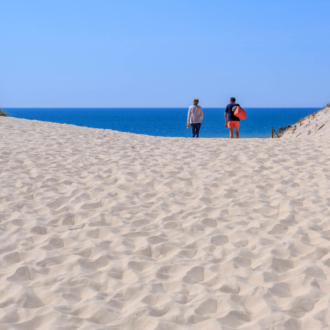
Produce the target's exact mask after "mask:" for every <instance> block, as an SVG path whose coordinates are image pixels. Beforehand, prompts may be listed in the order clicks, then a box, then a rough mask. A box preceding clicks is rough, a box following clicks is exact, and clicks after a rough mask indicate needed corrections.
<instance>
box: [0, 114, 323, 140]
mask: <svg viewBox="0 0 330 330" xmlns="http://www.w3.org/2000/svg"><path fill="white" fill-rule="evenodd" d="M319 109H320V108H245V110H246V111H247V119H246V120H242V121H241V125H240V136H241V137H242V138H266V137H269V136H270V135H271V132H272V127H274V128H275V129H278V128H279V127H283V126H287V125H293V124H294V123H296V122H297V121H298V120H299V119H301V118H303V117H305V116H307V115H309V114H311V113H313V112H315V111H317V110H319ZM3 110H4V111H5V112H6V113H8V114H9V115H10V116H12V117H16V118H25V119H35V120H41V121H50V122H54V123H61V124H64V123H65V124H72V125H77V126H86V127H94V128H103V129H112V130H116V131H122V132H131V133H137V134H146V135H154V136H176V137H190V136H191V130H190V129H187V128H186V122H187V113H188V108H67V109H66V108H4V109H3ZM224 110H225V109H224V108H203V111H204V120H203V123H202V127H201V131H200V137H207V138H211V137H228V129H227V128H225V127H224V124H225V120H224Z"/></svg>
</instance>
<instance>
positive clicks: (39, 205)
mask: <svg viewBox="0 0 330 330" xmlns="http://www.w3.org/2000/svg"><path fill="white" fill-rule="evenodd" d="M329 142H330V139H329V138H327V137H323V138H322V140H320V139H316V138H312V137H310V138H307V139H304V140H303V139H300V140H299V139H287V140H286V139H279V140H277V139H276V140H275V139H274V140H271V139H268V140H265V139H264V140H263V139H246V140H243V139H242V140H239V141H236V140H233V141H230V140H228V139H200V140H192V139H181V138H160V137H147V136H138V135H133V134H128V133H120V132H115V131H110V130H98V129H90V128H83V127H75V126H70V125H60V124H53V123H44V122H37V121H28V120H20V119H14V118H1V119H0V237H1V245H0V261H1V262H0V284H1V285H0V307H1V308H0V329H1V330H7V329H8V330H9V329H18V330H21V329H22V330H23V329H33V330H34V329H41V330H68V329H70V330H75V329H79V330H101V329H102V330H105V329H118V330H119V329H120V330H122V329H141V330H142V329H143V330H156V329H157V330H165V329H166V330H167V329H169V330H177V329H208V330H209V329H223V330H229V329H245V330H246V329H251V330H252V329H253V330H256V329H260V330H261V329H273V330H275V329H278V330H280V329H281V330H282V329H284V330H287V329H290V330H293V329H299V330H300V329H306V330H311V329H313V330H315V329H328V328H329V324H330V312H329V309H328V306H329V303H330V301H329V297H330V283H329V276H330V253H329V251H330V221H329V220H330V181H329V180H330V158H329V156H330V150H329V148H330V147H329V145H330V144H329ZM234 150H235V151H234Z"/></svg>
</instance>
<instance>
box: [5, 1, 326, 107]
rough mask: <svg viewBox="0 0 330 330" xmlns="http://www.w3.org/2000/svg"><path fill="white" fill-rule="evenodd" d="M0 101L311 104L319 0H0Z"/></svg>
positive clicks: (317, 66)
mask: <svg viewBox="0 0 330 330" xmlns="http://www.w3.org/2000/svg"><path fill="white" fill-rule="evenodd" d="M0 11H1V21H0V41H1V61H0V74H1V79H0V106H1V107H186V106H189V105H190V104H191V100H192V98H194V97H198V98H199V99H200V102H201V105H202V106H204V107H224V106H225V105H226V104H227V103H228V99H229V98H230V97H231V96H235V97H236V98H237V99H238V101H239V102H240V104H241V105H242V106H245V107H322V106H323V105H325V104H326V103H329V102H330V92H329V91H330V84H329V79H330V61H329V58H330V19H329V13H330V1H329V0H314V1H312V0H308V1H307V0H299V1H298V0H285V1H284V0H277V1H267V0H249V1H248V0H232V1H229V0H226V1H224V0H212V1H210V0H204V1H195V0H189V1H188V0H183V1H180V0H175V1H174V0H167V1H162V0H160V1H155V0H153V1H151V0H150V1H147V0H139V1H127V0H120V1H119V0H117V1H111V0H94V1H92V0H88V1H87V0H70V1H68V0H65V1H62V0H47V1H45V0H42V1H41V0H40V1H36V0H29V1H25V0H24V1H23V0H21V1H19V0H11V1H8V0H0Z"/></svg>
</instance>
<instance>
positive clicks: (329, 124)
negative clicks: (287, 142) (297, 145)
mask: <svg viewBox="0 0 330 330" xmlns="http://www.w3.org/2000/svg"><path fill="white" fill-rule="evenodd" d="M281 135H282V137H286V138H288V137H289V138H292V137H294V138H296V137H300V138H305V137H307V136H309V135H314V136H319V137H323V136H329V135H330V105H328V106H327V107H325V108H324V109H322V110H319V111H317V112H314V113H312V114H311V115H309V116H307V117H304V118H302V119H301V120H299V121H298V123H296V124H295V125H293V126H291V127H290V128H287V129H285V131H284V132H283V134H281Z"/></svg>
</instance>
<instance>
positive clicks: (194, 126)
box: [187, 99, 204, 138]
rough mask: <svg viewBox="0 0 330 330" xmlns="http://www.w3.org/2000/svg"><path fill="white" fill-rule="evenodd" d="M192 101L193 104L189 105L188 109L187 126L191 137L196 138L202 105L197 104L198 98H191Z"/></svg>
mask: <svg viewBox="0 0 330 330" xmlns="http://www.w3.org/2000/svg"><path fill="white" fill-rule="evenodd" d="M193 103H194V105H192V106H190V107H189V110H188V119H187V128H189V126H191V130H192V137H193V138H194V137H196V138H198V137H199V130H200V128H201V125H202V120H203V117H204V114H203V109H202V107H200V106H199V105H198V103H199V100H198V99H193Z"/></svg>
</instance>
